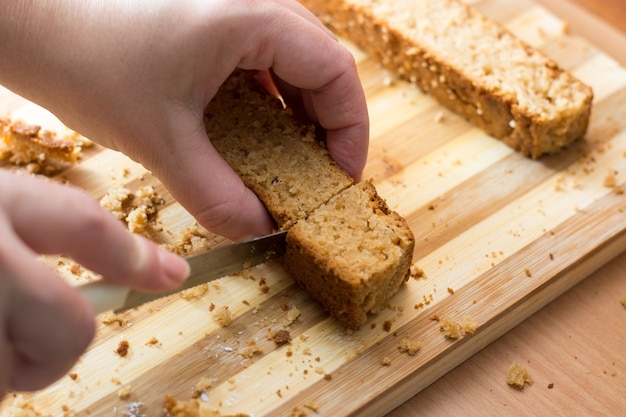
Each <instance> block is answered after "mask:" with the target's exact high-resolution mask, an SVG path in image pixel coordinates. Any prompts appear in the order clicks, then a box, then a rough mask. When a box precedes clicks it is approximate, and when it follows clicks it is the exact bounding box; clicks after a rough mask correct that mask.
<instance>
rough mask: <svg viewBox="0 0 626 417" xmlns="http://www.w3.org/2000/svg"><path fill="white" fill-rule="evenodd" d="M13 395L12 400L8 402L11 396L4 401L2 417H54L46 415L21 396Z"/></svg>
mask: <svg viewBox="0 0 626 417" xmlns="http://www.w3.org/2000/svg"><path fill="white" fill-rule="evenodd" d="M10 395H13V398H12V400H8V397H9V395H7V396H5V397H4V398H3V401H2V410H1V412H0V416H2V417H52V415H51V414H44V413H42V412H41V411H39V410H38V409H37V408H35V405H34V404H33V403H31V402H28V401H27V400H26V399H25V398H24V396H23V395H21V394H10Z"/></svg>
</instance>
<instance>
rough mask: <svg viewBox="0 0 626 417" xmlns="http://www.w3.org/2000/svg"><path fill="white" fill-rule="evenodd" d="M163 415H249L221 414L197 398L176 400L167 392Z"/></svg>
mask: <svg viewBox="0 0 626 417" xmlns="http://www.w3.org/2000/svg"><path fill="white" fill-rule="evenodd" d="M165 415H166V416H168V417H249V415H248V414H241V413H238V414H230V415H223V414H221V413H220V412H219V411H217V410H214V409H211V408H209V405H208V404H205V403H204V402H202V401H199V400H198V399H192V400H189V401H178V400H176V399H175V398H174V397H172V396H171V395H169V394H168V395H166V396H165Z"/></svg>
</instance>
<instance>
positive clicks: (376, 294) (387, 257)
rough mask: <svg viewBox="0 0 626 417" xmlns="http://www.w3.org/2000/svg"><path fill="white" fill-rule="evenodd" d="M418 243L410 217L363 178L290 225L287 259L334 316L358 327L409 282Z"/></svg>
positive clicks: (297, 276)
mask: <svg viewBox="0 0 626 417" xmlns="http://www.w3.org/2000/svg"><path fill="white" fill-rule="evenodd" d="M414 244H415V241H414V237H413V233H412V232H411V230H410V229H409V227H408V225H407V223H406V220H405V219H403V218H402V217H401V216H400V215H398V214H397V213H395V212H393V211H391V210H389V208H388V207H387V204H386V203H385V201H384V200H383V199H382V198H380V197H379V196H378V194H377V193H376V189H375V188H374V186H373V185H372V184H371V183H370V182H362V183H359V184H357V185H354V186H352V187H350V188H348V189H346V190H344V191H343V192H341V193H340V194H338V195H336V196H335V197H333V198H332V199H331V200H330V201H329V202H328V203H327V204H325V205H323V206H321V207H320V208H318V209H317V210H315V212H313V213H312V214H311V215H310V216H309V217H308V218H307V219H305V220H300V221H299V222H298V223H296V225H295V226H293V227H292V228H291V229H290V230H289V233H288V234H287V250H286V253H285V256H284V259H283V264H284V265H285V268H286V270H287V271H288V272H289V273H290V275H291V276H292V277H293V278H294V280H295V281H296V282H298V283H299V284H300V285H302V286H303V287H304V288H305V289H306V290H307V292H308V293H309V294H310V295H311V296H312V297H313V298H315V299H316V300H317V301H318V302H319V303H320V304H322V306H323V307H324V308H325V309H326V310H327V311H328V312H329V313H330V314H331V315H332V316H333V317H335V318H336V319H338V320H339V321H340V322H342V323H343V324H344V325H346V326H347V327H348V328H351V329H357V328H359V327H360V326H361V325H362V324H363V323H364V322H365V321H366V319H367V315H368V314H369V313H377V312H379V311H381V310H382V309H383V308H384V307H385V306H386V305H387V303H388V302H389V300H390V298H391V297H392V296H393V295H394V294H395V293H396V292H397V291H398V289H399V288H400V285H401V284H402V283H404V282H405V281H406V279H407V278H408V274H409V267H410V265H411V260H412V256H413V248H414Z"/></svg>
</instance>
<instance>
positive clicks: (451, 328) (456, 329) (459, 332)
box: [439, 316, 463, 339]
mask: <svg viewBox="0 0 626 417" xmlns="http://www.w3.org/2000/svg"><path fill="white" fill-rule="evenodd" d="M439 326H440V328H441V331H442V333H443V335H444V336H445V337H447V338H448V339H458V338H460V337H461V336H463V329H462V328H461V326H460V325H459V323H457V321H456V320H454V319H453V318H451V317H449V316H445V317H442V318H441V319H440V320H439Z"/></svg>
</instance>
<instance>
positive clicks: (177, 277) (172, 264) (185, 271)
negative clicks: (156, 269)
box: [157, 248, 190, 286]
mask: <svg viewBox="0 0 626 417" xmlns="http://www.w3.org/2000/svg"><path fill="white" fill-rule="evenodd" d="M157 255H158V259H159V263H160V266H161V268H162V269H163V272H164V273H165V276H166V277H167V278H168V279H169V280H170V282H171V283H172V285H174V286H178V285H180V284H182V282H183V281H184V280H185V279H187V277H188V276H189V273H190V269H189V263H187V261H186V260H184V259H183V258H181V257H180V256H178V255H176V254H175V253H173V252H170V251H168V250H167V249H164V248H158V251H157Z"/></svg>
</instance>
